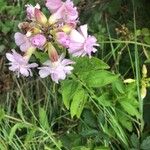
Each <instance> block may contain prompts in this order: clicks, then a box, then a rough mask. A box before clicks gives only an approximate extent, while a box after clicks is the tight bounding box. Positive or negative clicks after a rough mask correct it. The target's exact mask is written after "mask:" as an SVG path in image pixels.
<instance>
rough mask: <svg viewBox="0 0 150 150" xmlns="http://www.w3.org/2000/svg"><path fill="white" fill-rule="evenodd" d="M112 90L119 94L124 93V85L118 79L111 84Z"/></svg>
mask: <svg viewBox="0 0 150 150" xmlns="http://www.w3.org/2000/svg"><path fill="white" fill-rule="evenodd" d="M112 88H113V91H114V92H119V93H121V94H124V93H125V87H124V84H123V82H122V81H121V80H120V79H118V80H116V81H115V82H113V83H112Z"/></svg>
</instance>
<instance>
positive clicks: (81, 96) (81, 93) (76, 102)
mask: <svg viewBox="0 0 150 150" xmlns="http://www.w3.org/2000/svg"><path fill="white" fill-rule="evenodd" d="M86 101H87V94H86V92H85V90H84V89H83V88H78V90H77V91H76V92H75V94H74V97H73V100H72V102H71V107H70V112H71V117H72V118H73V117H74V116H75V115H76V116H77V117H78V118H80V115H81V113H82V110H83V108H84V104H85V103H86Z"/></svg>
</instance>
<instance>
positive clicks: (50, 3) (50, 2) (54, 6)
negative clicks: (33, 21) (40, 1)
mask: <svg viewBox="0 0 150 150" xmlns="http://www.w3.org/2000/svg"><path fill="white" fill-rule="evenodd" d="M62 4H63V3H62V1H61V0H46V7H47V8H48V9H49V10H50V12H51V13H54V12H56V11H57V10H58V9H59V8H60V7H61V6H62Z"/></svg>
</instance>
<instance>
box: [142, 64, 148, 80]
mask: <svg viewBox="0 0 150 150" xmlns="http://www.w3.org/2000/svg"><path fill="white" fill-rule="evenodd" d="M142 74H143V77H144V78H145V77H147V68H146V65H143V67H142Z"/></svg>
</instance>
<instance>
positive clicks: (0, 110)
mask: <svg viewBox="0 0 150 150" xmlns="http://www.w3.org/2000/svg"><path fill="white" fill-rule="evenodd" d="M4 118H5V111H4V109H3V108H0V122H1V121H2V120H3V119H4Z"/></svg>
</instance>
